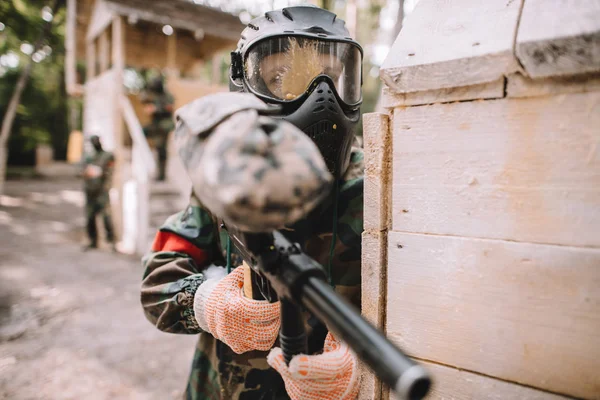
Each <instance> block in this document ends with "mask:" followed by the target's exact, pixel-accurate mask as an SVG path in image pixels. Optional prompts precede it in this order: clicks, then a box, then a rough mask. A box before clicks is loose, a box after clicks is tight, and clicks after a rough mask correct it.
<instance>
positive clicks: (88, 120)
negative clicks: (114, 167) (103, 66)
mask: <svg viewBox="0 0 600 400" xmlns="http://www.w3.org/2000/svg"><path fill="white" fill-rule="evenodd" d="M116 82H117V81H116V79H115V72H114V71H113V70H108V71H106V72H105V73H103V74H100V75H98V76H97V77H95V78H93V79H91V80H88V81H87V82H86V84H85V101H84V107H83V129H84V136H85V137H88V136H89V135H90V134H92V132H94V133H95V134H97V135H98V136H100V139H101V140H102V146H103V147H104V149H105V150H107V151H114V150H115V147H116V144H115V140H114V136H113V132H114V126H115V121H114V118H115V113H114V108H115V105H117V106H118V97H117V88H116Z"/></svg>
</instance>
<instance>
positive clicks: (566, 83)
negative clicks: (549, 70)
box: [506, 73, 600, 97]
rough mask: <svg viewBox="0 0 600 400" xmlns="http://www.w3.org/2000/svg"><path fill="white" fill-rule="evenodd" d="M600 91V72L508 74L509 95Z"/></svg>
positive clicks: (507, 89)
mask: <svg viewBox="0 0 600 400" xmlns="http://www.w3.org/2000/svg"><path fill="white" fill-rule="evenodd" d="M578 92H600V74H583V75H573V76H564V77H553V78H541V79H531V78H528V77H526V76H523V75H521V74H520V73H515V74H511V75H509V76H508V79H507V85H506V94H507V96H508V97H534V96H548V95H556V94H563V93H578Z"/></svg>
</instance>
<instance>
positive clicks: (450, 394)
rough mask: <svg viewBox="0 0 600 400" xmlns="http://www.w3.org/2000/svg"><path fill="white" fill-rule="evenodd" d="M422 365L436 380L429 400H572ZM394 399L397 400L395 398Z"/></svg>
mask: <svg viewBox="0 0 600 400" xmlns="http://www.w3.org/2000/svg"><path fill="white" fill-rule="evenodd" d="M420 363H421V364H422V365H423V366H424V367H425V368H427V370H428V371H429V372H430V373H431V374H432V376H433V381H434V386H433V387H432V389H431V391H430V394H429V396H427V400H438V399H439V400H475V399H476V400H508V399H518V400H566V399H569V397H564V396H560V395H556V394H551V393H548V392H542V391H540V390H536V389H532V388H529V387H525V386H521V385H517V384H513V383H509V382H505V381H501V380H498V379H493V378H489V377H486V376H482V375H478V374H474V373H471V372H468V371H461V370H459V369H456V368H451V367H446V366H442V365H439V364H433V363H429V362H423V361H420ZM391 398H392V399H395V400H396V399H397V397H395V396H392V397H391ZM365 400H366V399H365ZM397 400H400V399H397Z"/></svg>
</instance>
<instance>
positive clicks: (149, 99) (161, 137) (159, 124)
mask: <svg viewBox="0 0 600 400" xmlns="http://www.w3.org/2000/svg"><path fill="white" fill-rule="evenodd" d="M142 104H144V110H145V111H146V113H148V114H149V115H150V116H151V118H152V121H151V122H150V124H149V125H147V126H146V127H144V131H145V133H146V136H147V137H148V138H150V139H151V140H152V142H153V143H154V146H155V147H156V151H157V152H158V177H157V180H159V181H164V180H165V174H166V168H167V145H168V139H169V133H170V132H171V131H172V130H173V128H174V127H175V125H174V123H173V96H171V94H169V93H168V92H167V91H166V89H165V85H164V82H163V78H162V77H161V76H158V77H155V78H152V79H151V80H150V82H149V83H148V86H147V88H146V90H145V91H144V93H143V95H142Z"/></svg>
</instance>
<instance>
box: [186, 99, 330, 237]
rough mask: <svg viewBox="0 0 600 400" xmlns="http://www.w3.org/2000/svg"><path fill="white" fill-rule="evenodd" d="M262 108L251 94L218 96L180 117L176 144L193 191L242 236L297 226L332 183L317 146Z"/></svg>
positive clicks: (191, 107)
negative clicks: (291, 224)
mask: <svg viewBox="0 0 600 400" xmlns="http://www.w3.org/2000/svg"><path fill="white" fill-rule="evenodd" d="M223 104H226V105H228V107H221V105H223ZM265 108H266V105H265V104H264V103H263V102H262V101H260V100H259V99H258V98H256V97H254V96H253V95H251V94H242V93H220V94H217V95H210V96H205V97H203V98H201V99H199V100H196V101H195V102H192V103H190V104H188V105H187V106H185V107H183V108H182V109H180V110H178V112H177V120H178V125H177V129H176V131H175V141H176V145H177V148H178V150H179V153H180V156H181V159H182V161H183V164H184V167H185V168H186V171H187V172H188V175H189V176H190V179H191V181H192V186H193V188H194V192H195V193H196V194H197V195H198V197H199V200H200V201H201V202H202V204H204V205H205V206H206V207H207V208H208V209H209V210H211V211H213V212H214V213H215V214H216V215H218V216H219V218H222V219H223V220H224V221H225V222H226V223H227V224H231V225H234V226H236V227H237V228H238V229H241V230H244V231H247V232H266V231H270V230H273V229H279V228H281V227H283V226H285V225H288V224H290V223H293V222H295V221H297V220H298V219H299V218H301V217H303V216H304V215H306V214H307V213H308V212H309V211H310V210H312V208H313V207H314V206H315V205H316V204H318V203H319V202H320V201H321V200H322V199H323V198H324V197H325V196H326V195H327V194H328V192H329V190H330V188H331V183H332V181H333V177H332V175H331V174H330V173H329V171H328V169H327V166H326V164H325V161H324V160H323V157H322V156H321V153H320V152H319V149H318V148H317V146H316V145H315V143H314V142H313V141H312V140H311V139H310V138H309V137H308V136H307V135H306V134H304V133H303V132H302V131H301V130H299V129H298V128H296V127H295V126H294V125H292V124H290V123H289V122H286V121H283V120H277V119H273V118H270V117H267V116H263V115H260V113H261V112H264V111H265ZM191 127H194V128H193V129H192V128H191Z"/></svg>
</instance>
